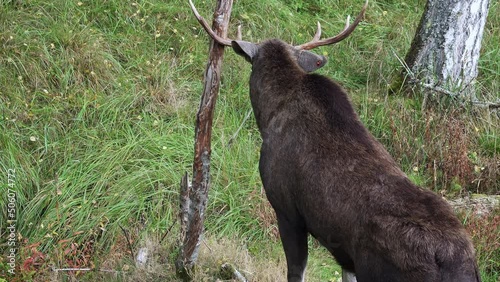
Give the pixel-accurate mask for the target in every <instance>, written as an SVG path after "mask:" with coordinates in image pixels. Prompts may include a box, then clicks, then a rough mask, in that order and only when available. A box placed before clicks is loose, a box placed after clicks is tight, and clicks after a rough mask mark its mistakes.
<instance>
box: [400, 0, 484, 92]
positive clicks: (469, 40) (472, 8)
mask: <svg viewBox="0 0 500 282" xmlns="http://www.w3.org/2000/svg"><path fill="white" fill-rule="evenodd" d="M488 4H489V0H428V1H427V5H426V7H425V11H424V14H423V16H422V19H421V21H420V24H419V27H418V29H417V33H416V35H415V38H414V39H413V42H412V45H411V48H410V51H409V52H408V55H407V57H406V64H407V65H408V67H409V70H410V72H411V74H410V75H411V76H412V79H413V82H415V80H417V81H418V82H419V83H422V84H425V85H432V86H435V87H437V88H441V89H446V90H448V91H451V92H453V93H457V94H460V95H462V96H469V98H472V99H474V87H473V84H474V80H475V79H476V77H477V74H478V68H477V67H478V61H479V51H480V49H481V40H482V36H483V30H484V25H485V23H486V17H487V15H488Z"/></svg>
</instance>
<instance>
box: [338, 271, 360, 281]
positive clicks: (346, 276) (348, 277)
mask: <svg viewBox="0 0 500 282" xmlns="http://www.w3.org/2000/svg"><path fill="white" fill-rule="evenodd" d="M342 282H357V280H356V275H355V274H354V273H352V272H350V271H348V270H345V269H344V268H342Z"/></svg>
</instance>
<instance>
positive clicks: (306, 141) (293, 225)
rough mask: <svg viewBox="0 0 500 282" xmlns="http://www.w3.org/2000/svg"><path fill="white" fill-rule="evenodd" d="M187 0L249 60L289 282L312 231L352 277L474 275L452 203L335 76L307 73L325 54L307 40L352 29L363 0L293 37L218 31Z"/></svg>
mask: <svg viewBox="0 0 500 282" xmlns="http://www.w3.org/2000/svg"><path fill="white" fill-rule="evenodd" d="M189 2H190V5H191V8H192V10H193V12H194V14H195V16H196V18H197V20H198V21H199V22H200V24H201V25H202V26H203V28H204V29H205V31H206V32H207V33H208V34H209V35H210V36H211V37H212V39H213V40H215V41H216V42H217V43H219V44H222V45H224V46H231V47H232V49H233V50H234V51H235V52H236V53H237V54H238V55H241V56H243V57H244V58H245V59H246V60H247V61H248V62H250V63H251V65H252V71H251V75H250V100H251V104H252V108H253V112H254V115H255V119H256V121H257V126H258V129H259V131H260V134H261V137H262V146H261V151H260V161H259V171H260V176H261V180H262V183H263V186H264V190H265V192H266V196H267V198H268V200H269V202H270V203H271V205H272V207H273V209H274V211H275V213H276V217H277V220H278V228H279V232H280V237H281V241H282V245H283V249H284V252H285V256H286V261H287V267H288V271H287V277H288V281H289V282H292V281H304V272H305V268H306V263H307V256H308V247H307V238H308V234H311V235H312V236H313V237H314V238H316V239H317V240H318V241H319V242H320V243H321V245H323V246H324V247H325V248H326V249H328V251H329V252H330V253H331V254H332V255H333V256H334V258H335V259H336V261H337V262H338V263H339V264H340V266H341V267H342V269H343V277H351V278H349V279H352V280H354V281H355V280H356V279H357V281H360V282H363V281H380V282H389V281H406V282H412V281H415V282H422V281H450V282H452V281H453V282H459V281H463V282H465V281H467V282H469V281H480V278H479V272H478V269H477V263H476V261H475V252H474V248H473V245H472V243H471V240H470V238H469V236H468V234H467V233H466V231H465V229H464V227H463V226H462V224H461V223H460V221H459V220H458V219H457V217H456V216H455V215H454V213H453V211H452V209H451V207H450V206H449V205H448V204H447V203H446V201H445V200H443V199H442V198H441V197H440V196H438V195H437V194H435V193H434V192H432V191H430V190H427V189H424V188H421V187H419V186H417V185H415V184H413V183H412V182H411V181H410V180H409V179H408V177H407V176H406V175H405V173H404V172H403V171H402V170H401V169H400V168H399V166H398V165H397V163H396V161H395V160H394V159H393V158H392V157H391V156H390V154H389V153H388V152H387V150H386V149H385V148H384V147H383V145H382V144H381V143H379V142H378V141H377V140H376V139H375V137H373V136H372V135H371V133H370V132H369V131H368V130H367V129H366V127H365V126H364V125H363V124H362V122H361V121H360V119H359V117H358V115H357V114H356V112H355V111H354V109H353V106H352V105H351V103H350V101H349V98H348V95H347V93H346V92H345V90H344V89H343V88H342V87H341V86H339V84H337V83H336V82H334V81H332V80H331V79H329V78H327V77H325V76H322V75H318V74H314V73H311V72H313V71H315V70H317V69H319V68H321V67H322V66H324V65H325V63H326V58H325V57H324V56H320V55H317V54H314V53H312V52H311V51H309V50H311V49H313V48H316V47H318V46H324V45H330V44H335V43H338V42H340V41H341V40H343V39H345V38H346V37H348V36H349V35H350V34H351V33H352V32H353V31H354V29H355V28H356V26H357V25H358V24H359V23H360V22H361V21H362V19H363V18H364V14H365V11H366V8H367V6H368V1H366V2H365V4H364V6H363V8H362V10H361V12H360V14H359V15H358V16H357V17H356V19H355V20H354V22H353V23H352V24H349V18H348V20H347V24H346V26H345V28H344V30H343V31H342V32H340V33H339V34H338V35H336V36H334V37H330V38H326V39H321V26H320V25H319V23H318V28H317V32H316V34H315V35H314V37H313V39H312V41H310V42H308V43H305V44H302V45H298V46H292V45H290V44H287V43H285V42H283V41H281V40H278V39H270V40H266V41H264V42H262V43H259V44H255V43H251V42H246V41H242V40H229V39H226V38H222V37H220V36H218V35H217V34H216V33H215V32H214V31H213V30H212V29H211V28H210V27H209V25H208V23H207V22H206V21H205V20H204V19H203V17H201V16H200V14H199V13H198V11H197V10H196V8H195V6H194V4H193V3H192V2H191V0H189ZM354 276H355V278H354Z"/></svg>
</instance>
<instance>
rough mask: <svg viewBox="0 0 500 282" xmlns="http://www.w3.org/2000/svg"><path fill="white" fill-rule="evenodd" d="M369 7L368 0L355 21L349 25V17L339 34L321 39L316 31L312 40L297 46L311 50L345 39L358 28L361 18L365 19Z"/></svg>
mask: <svg viewBox="0 0 500 282" xmlns="http://www.w3.org/2000/svg"><path fill="white" fill-rule="evenodd" d="M367 7H368V0H366V2H365V5H363V9H361V12H360V13H359V15H358V16H357V17H356V19H355V20H354V22H353V23H352V24H350V25H349V20H350V17H347V22H346V26H345V28H344V30H342V31H341V32H340V33H339V34H337V35H335V36H334V37H330V38H325V39H322V40H320V39H319V38H317V34H318V32H316V34H315V35H314V37H313V40H311V41H309V42H307V43H304V44H302V45H299V46H296V48H298V49H302V50H310V49H313V48H316V47H319V46H324V45H330V44H335V43H338V42H340V41H342V40H344V39H345V38H347V37H348V36H349V35H350V34H351V33H352V32H353V31H354V29H356V27H357V26H358V24H359V23H360V22H361V20H363V17H364V16H365V11H366V8H367ZM318 24H319V23H318ZM318 26H319V25H318ZM318 29H320V28H318ZM319 32H320V34H321V31H319Z"/></svg>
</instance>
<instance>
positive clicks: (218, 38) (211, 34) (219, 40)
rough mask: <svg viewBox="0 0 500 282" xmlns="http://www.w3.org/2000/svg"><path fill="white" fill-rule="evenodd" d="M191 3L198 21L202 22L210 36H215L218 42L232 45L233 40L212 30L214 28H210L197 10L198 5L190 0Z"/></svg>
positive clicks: (214, 38)
mask: <svg viewBox="0 0 500 282" xmlns="http://www.w3.org/2000/svg"><path fill="white" fill-rule="evenodd" d="M189 5H191V10H193V13H194V16H195V17H196V19H197V20H198V22H199V23H200V24H201V26H203V28H204V29H205V31H206V32H207V33H208V34H209V35H210V37H212V38H213V40H215V41H216V42H217V43H219V44H221V45H224V46H231V40H229V39H225V38H222V37H220V36H218V35H217V34H216V33H215V32H214V31H213V30H212V28H210V26H209V25H208V23H207V21H206V20H205V19H204V18H203V17H202V16H200V14H199V13H198V11H197V10H196V7H195V6H194V4H193V2H192V1H191V0H189Z"/></svg>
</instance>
